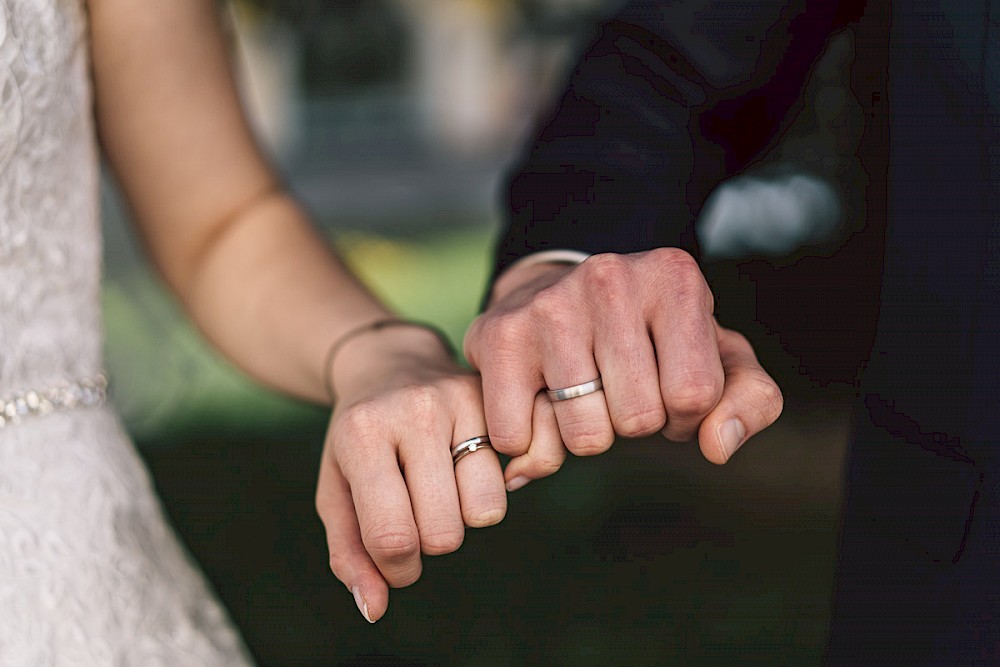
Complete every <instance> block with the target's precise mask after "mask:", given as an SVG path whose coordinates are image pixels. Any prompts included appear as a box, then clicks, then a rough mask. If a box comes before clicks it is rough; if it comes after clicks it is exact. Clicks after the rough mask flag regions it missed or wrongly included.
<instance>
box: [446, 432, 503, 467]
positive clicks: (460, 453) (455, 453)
mask: <svg viewBox="0 0 1000 667" xmlns="http://www.w3.org/2000/svg"><path fill="white" fill-rule="evenodd" d="M479 449H493V446H492V445H490V437H489V436H488V435H480V436H476V437H475V438H469V439H468V440H463V441H462V442H460V443H458V444H457V445H452V447H451V460H452V461H454V463H455V465H458V462H459V461H461V460H462V459H464V458H465V457H466V456H468V455H469V454H471V453H472V452H474V451H476V450H479Z"/></svg>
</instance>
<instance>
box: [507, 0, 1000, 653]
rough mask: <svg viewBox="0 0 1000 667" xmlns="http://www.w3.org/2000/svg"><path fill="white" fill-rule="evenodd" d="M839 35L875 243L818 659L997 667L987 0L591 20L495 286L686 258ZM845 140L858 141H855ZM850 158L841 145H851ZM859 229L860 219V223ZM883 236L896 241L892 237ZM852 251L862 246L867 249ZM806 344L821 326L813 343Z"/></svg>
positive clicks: (802, 5) (993, 127)
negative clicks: (519, 273) (557, 257)
mask: <svg viewBox="0 0 1000 667" xmlns="http://www.w3.org/2000/svg"><path fill="white" fill-rule="evenodd" d="M844 30H849V31H850V34H851V35H852V38H853V43H854V53H855V58H854V61H853V63H852V65H851V70H850V71H851V84H850V88H851V92H852V95H851V97H850V99H849V104H851V105H853V106H855V107H856V108H857V110H858V115H859V117H863V122H862V123H861V124H860V125H859V126H858V127H855V130H856V131H857V133H859V134H858V142H857V145H856V150H855V149H853V148H852V151H849V152H851V154H852V155H854V156H856V158H857V160H858V161H859V163H860V165H861V167H862V169H861V171H860V172H859V171H857V170H851V169H846V170H841V171H839V172H838V171H837V170H834V171H833V172H831V173H827V174H825V176H826V177H828V178H832V179H834V180H838V179H839V181H840V184H841V185H842V186H843V187H842V189H841V193H842V196H844V197H846V198H850V197H852V196H857V195H858V194H859V193H860V198H859V199H856V200H855V202H854V205H850V204H848V205H847V206H845V208H844V210H845V211H847V213H848V217H849V218H850V219H848V220H845V229H846V232H847V234H851V233H855V232H858V231H859V230H858V229H856V228H853V227H852V225H858V224H862V225H864V227H865V229H869V230H871V229H876V230H878V232H877V234H876V236H877V237H878V239H879V243H878V244H877V246H876V245H870V246H867V247H868V249H869V250H870V249H871V248H874V247H877V248H878V251H879V252H881V250H882V229H883V228H887V232H886V233H885V240H884V249H885V263H884V267H883V265H882V262H881V257H879V258H878V260H879V261H874V260H875V258H874V257H872V258H869V259H871V260H872V261H871V262H868V263H867V265H868V266H874V267H876V271H877V274H876V277H878V278H880V281H879V282H880V289H879V290H878V292H877V296H878V298H877V299H876V300H875V305H876V306H877V307H876V308H873V309H872V311H871V312H872V313H873V321H874V317H876V316H877V327H876V333H875V338H874V343H873V344H872V347H871V351H870V354H869V355H868V362H867V367H866V369H865V371H864V374H863V378H862V383H861V391H860V392H859V400H858V405H857V410H856V419H855V428H854V436H853V442H852V446H851V448H850V453H849V460H848V469H847V490H846V504H845V508H844V514H843V522H842V531H841V538H840V552H839V559H838V563H839V564H838V573H837V579H836V584H835V586H836V591H835V596H834V600H835V603H834V617H833V625H832V632H831V639H830V645H829V647H828V652H827V661H828V662H829V663H830V664H878V665H888V664H934V665H944V664H949V665H950V664H988V663H990V662H993V661H998V662H1000V485H998V484H997V477H998V472H1000V470H998V460H1000V457H998V451H1000V450H998V447H1000V345H998V343H997V341H998V339H1000V333H998V332H1000V133H998V126H1000V99H998V98H1000V48H998V46H997V44H996V41H997V34H998V31H1000V15H998V13H997V10H996V9H995V8H993V7H991V3H990V0H963V2H949V1H948V0H929V1H925V2H920V3H915V2H903V1H901V0H896V1H895V2H893V3H891V5H890V3H889V2H888V0H882V1H879V2H867V3H866V2H863V1H862V0H842V1H840V2H808V3H806V2H805V1H804V0H791V1H776V0H771V1H766V0H762V1H760V2H755V3H731V2H722V1H719V2H715V1H713V0H699V1H695V0H692V1H691V2H652V1H645V2H632V3H630V4H629V5H627V6H626V7H625V9H624V10H623V11H622V12H621V13H620V14H619V15H618V16H616V17H615V18H614V19H613V20H611V21H608V22H607V23H605V24H604V25H602V26H601V29H600V32H599V34H598V36H597V37H596V39H595V40H594V41H593V43H592V44H591V45H590V47H589V48H588V50H587V52H586V54H585V55H584V57H583V58H582V59H581V60H580V61H579V63H578V64H577V66H576V68H575V69H574V70H573V72H572V74H571V76H570V80H569V84H568V87H567V90H566V92H565V94H564V95H563V96H562V97H561V99H560V101H559V103H558V105H557V106H556V108H555V109H554V110H553V112H552V114H551V115H550V116H549V117H548V118H547V119H546V121H545V122H544V123H543V124H542V127H541V129H540V131H539V132H538V134H537V136H535V137H534V139H533V141H532V143H531V144H530V145H529V147H528V149H527V150H526V151H525V154H524V156H523V158H522V159H521V161H520V162H519V163H518V164H517V166H516V167H515V169H514V170H513V171H512V174H511V177H510V180H509V183H508V188H507V190H506V213H507V216H506V220H507V224H506V228H505V230H504V232H503V234H502V237H501V239H500V241H499V243H498V246H497V254H496V270H497V271H498V272H499V271H501V270H503V269H504V268H505V267H506V266H507V265H509V264H510V263H511V262H512V261H514V260H516V259H517V258H518V257H520V256H523V255H525V254H528V253H530V252H533V251H536V250H541V249H546V248H575V249H580V250H584V251H588V252H620V253H626V252H634V251H639V250H644V249H648V248H651V247H657V246H679V247H684V248H686V249H688V250H691V251H692V252H695V253H697V244H696V242H695V236H694V234H693V233H692V227H693V223H694V220H695V219H696V217H697V215H698V213H699V211H700V209H701V207H702V205H703V203H704V201H705V198H706V196H707V195H708V194H709V192H710V191H711V190H712V188H714V187H715V186H716V185H717V184H718V183H719V182H721V181H722V180H723V179H725V178H728V177H730V176H733V175H737V174H740V173H743V172H745V171H747V170H752V169H754V168H756V167H757V166H759V165H760V164H761V163H762V162H764V161H766V160H767V159H768V156H769V155H771V154H773V152H774V149H775V146H776V145H777V144H778V143H779V142H780V141H781V139H782V137H783V135H785V133H787V132H788V131H789V128H790V127H791V125H792V124H794V123H795V121H796V119H797V118H798V117H799V115H800V113H801V110H802V105H803V93H804V91H805V90H806V89H807V84H808V82H809V80H810V77H811V75H812V74H813V73H814V68H815V66H816V63H817V60H818V59H819V58H820V56H821V55H822V54H823V52H824V50H825V49H826V48H827V45H828V44H829V43H830V40H831V39H832V38H834V36H836V35H838V34H841V33H842V32H843V31H844ZM843 131H844V133H845V134H849V133H850V132H851V127H850V126H849V124H848V125H845V126H844V128H843ZM842 145H846V146H853V144H852V142H851V141H847V142H846V143H844V144H842ZM859 221H860V223H859ZM886 224H887V227H884V226H885V225H886ZM862 233H863V232H862ZM817 333H818V332H817Z"/></svg>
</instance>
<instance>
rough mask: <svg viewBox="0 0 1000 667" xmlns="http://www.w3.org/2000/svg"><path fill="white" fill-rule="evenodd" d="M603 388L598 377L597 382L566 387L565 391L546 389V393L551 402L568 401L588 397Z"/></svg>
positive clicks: (592, 381)
mask: <svg viewBox="0 0 1000 667" xmlns="http://www.w3.org/2000/svg"><path fill="white" fill-rule="evenodd" d="M603 386H604V383H603V382H601V378H600V377H598V378H597V379H596V380H591V381H590V382H584V383H583V384H575V385H573V386H572V387H566V388H565V389H546V390H545V393H546V394H548V396H549V399H550V400H553V401H568V400H569V399H571V398H579V397H581V396H586V395H587V394H593V393H594V392H595V391H597V390H598V389H600V388H601V387H603Z"/></svg>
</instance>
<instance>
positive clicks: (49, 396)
mask: <svg viewBox="0 0 1000 667" xmlns="http://www.w3.org/2000/svg"><path fill="white" fill-rule="evenodd" d="M107 389H108V378H107V377H106V376H105V375H104V374H103V373H98V374H97V375H95V376H93V377H89V378H83V379H80V380H75V381H73V382H66V383H64V384H59V385H56V386H53V387H49V388H47V389H29V390H27V391H22V392H20V393H17V394H13V395H8V396H4V397H3V398H2V399H0V429H3V428H4V427H6V426H11V425H13V424H16V423H18V422H19V421H21V420H22V419H24V418H26V417H38V416H41V415H46V414H48V413H50V412H54V411H56V410H72V409H73V408H91V407H95V406H98V405H101V404H102V403H104V401H105V400H106V399H107Z"/></svg>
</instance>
